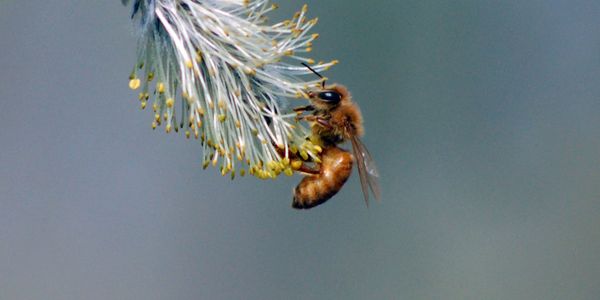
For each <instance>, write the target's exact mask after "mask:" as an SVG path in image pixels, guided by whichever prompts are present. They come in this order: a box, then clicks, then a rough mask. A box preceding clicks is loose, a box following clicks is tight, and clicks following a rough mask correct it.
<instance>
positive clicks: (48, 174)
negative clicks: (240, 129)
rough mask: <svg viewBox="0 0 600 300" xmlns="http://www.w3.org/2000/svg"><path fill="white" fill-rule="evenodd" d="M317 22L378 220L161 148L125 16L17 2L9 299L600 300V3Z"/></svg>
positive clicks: (7, 59)
mask: <svg viewBox="0 0 600 300" xmlns="http://www.w3.org/2000/svg"><path fill="white" fill-rule="evenodd" d="M306 2H307V3H308V4H309V13H310V15H311V16H318V17H319V21H320V22H319V25H318V26H317V27H316V31H317V32H319V33H320V34H321V38H320V39H319V40H318V41H317V43H316V45H315V51H314V53H313V55H314V57H315V58H316V59H325V60H327V59H339V60H340V61H341V64H340V65H338V66H336V67H335V68H333V69H332V70H331V71H330V72H328V73H326V75H327V76H328V77H329V78H331V80H332V81H337V82H341V83H344V84H346V85H347V86H349V87H350V89H351V91H352V92H353V95H354V98H355V99H356V101H357V102H358V103H359V104H360V105H361V107H362V110H363V113H364V116H365V119H366V120H365V122H366V129H367V134H366V136H365V138H364V141H365V143H366V144H367V145H368V146H369V148H370V150H371V153H372V154H373V156H374V157H375V159H376V161H377V162H378V165H379V169H380V172H381V175H382V178H381V186H382V187H383V201H382V202H381V203H379V204H376V203H374V205H371V206H370V208H368V209H367V208H365V205H364V203H363V200H362V198H361V197H362V196H361V194H360V185H359V183H358V178H357V176H356V174H354V175H353V177H352V178H351V180H350V181H349V182H348V183H347V184H346V186H345V188H344V189H343V190H342V191H341V192H340V193H339V194H338V195H337V196H336V197H335V198H334V199H333V200H331V201H329V202H328V203H326V204H325V205H323V206H320V207H318V208H316V209H313V210H310V211H295V210H292V209H291V208H290V204H291V189H292V187H293V186H295V185H296V183H297V182H298V181H299V180H300V177H299V176H295V177H293V178H283V177H282V178H279V179H277V180H276V181H260V180H257V179H254V178H248V177H246V178H243V179H239V180H238V179H236V180H235V181H233V182H232V181H230V180H229V178H227V177H225V178H224V177H221V176H220V175H219V174H218V170H216V169H208V170H206V171H203V170H202V169H201V155H200V152H199V151H200V145H199V144H198V143H197V142H196V141H193V140H186V139H185V138H184V137H183V136H182V135H181V134H179V135H177V134H168V135H167V134H165V133H164V131H163V130H157V131H152V130H151V128H150V123H151V119H152V115H151V113H150V112H149V111H140V109H139V102H138V101H137V96H136V95H137V94H136V93H135V92H133V91H131V90H129V89H128V87H127V84H128V75H129V72H130V71H131V67H132V66H133V63H134V60H135V42H136V38H135V35H134V30H133V29H132V28H133V27H132V25H131V22H130V20H129V18H128V16H129V13H130V8H124V7H122V6H121V4H120V2H119V1H117V0H112V1H75V0H70V1H66V0H65V1H42V0H35V1H34V0H32V1H17V0H3V1H0V43H1V47H0V49H1V50H0V145H1V146H0V299H598V297H599V296H598V295H600V82H599V79H600V2H598V1H577V0H570V1H556V0H548V1H521V0H509V1H423V0H413V1H404V0H402V1H400V0H397V1H348V0H335V1H334V0H328V1H318V0H307V1H306ZM279 4H280V5H281V8H280V9H279V10H278V11H277V12H275V13H273V14H272V15H271V16H272V19H273V20H281V19H283V18H286V17H288V16H290V15H291V14H292V13H293V12H294V11H295V10H296V9H299V8H300V7H301V5H302V4H303V2H296V1H280V3H279Z"/></svg>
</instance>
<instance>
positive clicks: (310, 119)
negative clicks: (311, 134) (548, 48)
mask: <svg viewBox="0 0 600 300" xmlns="http://www.w3.org/2000/svg"><path fill="white" fill-rule="evenodd" d="M302 119H304V120H306V121H308V122H315V123H317V124H318V125H319V126H321V127H324V128H327V129H333V126H331V124H329V120H327V119H325V118H321V117H317V116H314V115H308V116H303V117H302Z"/></svg>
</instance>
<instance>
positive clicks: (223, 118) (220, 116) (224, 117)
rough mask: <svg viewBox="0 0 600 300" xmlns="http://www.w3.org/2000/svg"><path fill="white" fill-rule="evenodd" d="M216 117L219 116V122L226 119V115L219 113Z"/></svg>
mask: <svg viewBox="0 0 600 300" xmlns="http://www.w3.org/2000/svg"><path fill="white" fill-rule="evenodd" d="M218 118H219V122H221V123H222V122H225V120H226V119H227V116H226V115H219V117H218Z"/></svg>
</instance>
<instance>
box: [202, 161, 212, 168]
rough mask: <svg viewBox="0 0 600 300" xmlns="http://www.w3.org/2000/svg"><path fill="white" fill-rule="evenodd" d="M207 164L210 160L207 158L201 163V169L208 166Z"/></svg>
mask: <svg viewBox="0 0 600 300" xmlns="http://www.w3.org/2000/svg"><path fill="white" fill-rule="evenodd" d="M209 164H210V161H208V160H205V161H204V162H203V163H202V169H206V168H208V165H209Z"/></svg>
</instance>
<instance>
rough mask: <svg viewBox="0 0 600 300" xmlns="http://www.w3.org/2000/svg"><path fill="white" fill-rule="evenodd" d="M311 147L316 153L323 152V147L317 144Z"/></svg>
mask: <svg viewBox="0 0 600 300" xmlns="http://www.w3.org/2000/svg"><path fill="white" fill-rule="evenodd" d="M313 148H314V149H315V151H317V153H321V152H323V148H321V146H319V145H314V146H313Z"/></svg>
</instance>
